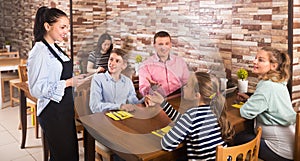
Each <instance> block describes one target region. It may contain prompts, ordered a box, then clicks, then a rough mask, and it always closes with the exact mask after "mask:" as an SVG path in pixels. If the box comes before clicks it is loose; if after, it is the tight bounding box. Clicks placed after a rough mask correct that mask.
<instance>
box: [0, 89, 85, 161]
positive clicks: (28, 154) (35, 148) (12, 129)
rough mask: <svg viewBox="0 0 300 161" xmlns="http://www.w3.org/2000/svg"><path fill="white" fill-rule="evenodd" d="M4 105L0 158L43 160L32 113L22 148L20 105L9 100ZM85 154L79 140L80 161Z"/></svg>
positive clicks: (4, 160)
mask: <svg viewBox="0 0 300 161" xmlns="http://www.w3.org/2000/svg"><path fill="white" fill-rule="evenodd" d="M6 89H7V88H6ZM6 96H7V94H6ZM4 105H5V106H7V107H5V108H3V109H0V160H1V161H43V159H44V158H43V151H42V142H41V138H38V139H36V138H35V133H34V130H35V129H34V126H32V125H31V120H30V119H31V117H30V115H29V116H28V122H27V123H28V125H27V126H28V127H27V138H26V145H25V149H21V148H20V145H21V136H22V135H21V130H18V125H19V106H18V105H17V106H15V107H10V106H9V102H6V103H5V104H4ZM39 135H41V134H39ZM79 135H80V134H79ZM80 137H81V136H80ZM83 154H84V153H83V141H79V155H80V161H83V160H84V159H83Z"/></svg>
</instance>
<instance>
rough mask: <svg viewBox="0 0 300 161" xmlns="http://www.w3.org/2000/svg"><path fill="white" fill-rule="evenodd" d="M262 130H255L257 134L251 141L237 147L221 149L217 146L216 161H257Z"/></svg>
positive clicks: (259, 128)
mask: <svg viewBox="0 0 300 161" xmlns="http://www.w3.org/2000/svg"><path fill="white" fill-rule="evenodd" d="M261 134H262V128H261V127H258V128H257V134H256V137H255V138H254V139H252V140H251V141H249V142H247V143H245V144H242V145H237V146H232V147H223V146H222V145H219V146H217V152H216V161H227V160H230V161H237V160H239V161H245V160H246V159H247V161H258V152H259V146H260V139H261Z"/></svg>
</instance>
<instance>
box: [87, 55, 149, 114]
mask: <svg viewBox="0 0 300 161" xmlns="http://www.w3.org/2000/svg"><path fill="white" fill-rule="evenodd" d="M126 67H127V53H126V52H125V51H124V50H122V49H113V50H112V51H111V54H110V57H109V59H108V71H106V72H105V73H99V74H95V75H94V76H93V78H92V81H91V93H90V109H91V111H92V113H96V112H103V111H109V110H125V111H133V110H134V107H135V106H134V105H132V104H138V103H143V101H144V99H141V100H139V99H138V98H137V96H136V92H135V89H134V86H133V83H132V81H131V79H130V78H128V77H126V76H124V75H123V74H121V72H122V71H123V70H124V69H125V68H126Z"/></svg>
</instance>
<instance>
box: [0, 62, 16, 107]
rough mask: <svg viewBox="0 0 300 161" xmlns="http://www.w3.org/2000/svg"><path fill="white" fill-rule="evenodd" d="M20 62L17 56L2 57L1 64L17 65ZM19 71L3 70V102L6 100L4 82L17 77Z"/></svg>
mask: <svg viewBox="0 0 300 161" xmlns="http://www.w3.org/2000/svg"><path fill="white" fill-rule="evenodd" d="M19 63H20V59H19V58H17V57H15V58H1V59H0V64H1V66H15V65H18V64H19ZM18 77H19V76H18V73H17V72H10V71H6V72H1V89H2V93H1V97H2V103H4V102H5V89H4V87H5V86H4V84H5V82H9V81H10V80H12V79H17V78H18Z"/></svg>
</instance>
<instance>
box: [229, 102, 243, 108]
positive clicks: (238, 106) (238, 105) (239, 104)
mask: <svg viewBox="0 0 300 161" xmlns="http://www.w3.org/2000/svg"><path fill="white" fill-rule="evenodd" d="M243 105H244V102H240V103H236V104H233V105H232V107H235V108H241V107H242V106H243Z"/></svg>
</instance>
